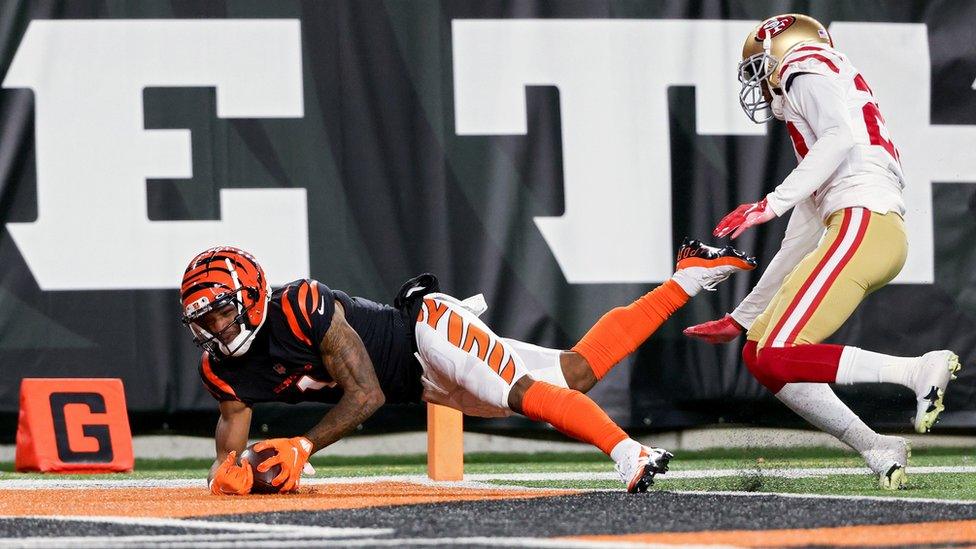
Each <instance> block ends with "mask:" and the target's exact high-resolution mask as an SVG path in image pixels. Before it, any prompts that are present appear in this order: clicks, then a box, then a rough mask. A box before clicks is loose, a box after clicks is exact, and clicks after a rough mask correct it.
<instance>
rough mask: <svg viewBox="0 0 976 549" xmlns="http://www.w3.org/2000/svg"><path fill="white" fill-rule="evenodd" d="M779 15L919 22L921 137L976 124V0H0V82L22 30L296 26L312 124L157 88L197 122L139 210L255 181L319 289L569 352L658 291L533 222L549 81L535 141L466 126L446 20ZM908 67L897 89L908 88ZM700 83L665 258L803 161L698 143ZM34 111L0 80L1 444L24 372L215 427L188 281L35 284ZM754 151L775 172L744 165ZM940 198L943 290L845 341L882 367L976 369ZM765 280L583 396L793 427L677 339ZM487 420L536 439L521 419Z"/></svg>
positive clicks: (671, 326) (144, 411)
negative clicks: (584, 260) (302, 197)
mask: <svg viewBox="0 0 976 549" xmlns="http://www.w3.org/2000/svg"><path fill="white" fill-rule="evenodd" d="M784 11H800V12H807V13H810V14H811V15H814V16H816V17H818V18H819V19H821V20H822V21H824V22H825V23H827V22H836V21H864V22H901V23H924V24H926V25H927V26H928V41H929V47H930V57H931V82H932V85H931V93H932V101H931V120H932V123H933V124H974V123H976V108H974V107H976V92H973V91H972V89H971V87H970V85H971V83H972V80H973V78H976V51H974V49H976V39H974V38H976V37H974V31H973V29H974V28H976V4H972V3H968V2H946V3H941V2H858V3H850V2H836V3H834V2H785V1H779V2H732V3H721V2H602V1H601V2H598V1H585V2H565V1H561V2H528V1H514V2H481V1H474V2H458V1H450V2H432V1H431V2H398V1H391V2H375V1H366V2H363V1H338V0H337V1H328V2H314V1H308V2H297V1H296V2H271V3H251V2H182V1H179V2H177V1H173V2H154V1H146V2H128V3H117V2H88V1H81V0H79V1H73V2H40V1H29V2H28V1H24V2H16V1H12V0H8V1H6V2H3V3H0V74H6V73H7V71H8V69H9V68H10V65H11V63H12V60H13V57H14V55H15V53H16V52H17V50H18V47H19V45H20V44H21V40H22V38H23V36H24V34H25V32H26V31H27V29H28V25H29V24H30V23H31V21H33V20H43V19H117V20H137V19H214V18H248V19H264V18H276V19H289V20H299V21H300V28H301V54H302V93H303V96H304V113H303V116H302V117H292V118H274V117H270V118H218V117H216V116H215V114H214V113H215V112H216V109H217V99H216V97H215V92H214V89H213V88H208V87H148V88H147V89H146V90H145V91H144V94H143V116H144V121H145V128H146V129H165V128H174V129H178V128H185V129H189V130H190V132H191V134H192V158H193V177H192V178H191V179H156V180H152V181H150V182H149V183H148V184H147V185H148V190H147V192H148V212H147V215H148V218H149V219H150V220H153V221H165V220H195V219H199V220H208V219H209V220H214V219H219V218H220V198H219V196H218V194H219V191H220V189H233V188H245V187H248V186H254V185H253V181H250V182H248V181H243V180H246V179H247V178H241V177H235V174H237V175H239V172H241V171H248V170H252V171H254V172H257V173H260V174H261V175H260V178H259V179H260V185H259V186H260V187H265V188H304V189H306V197H307V212H306V214H307V219H308V232H309V274H310V275H311V276H313V277H315V278H317V279H319V280H321V281H323V282H325V283H326V284H328V285H330V286H332V287H335V288H341V289H344V290H346V291H348V292H349V293H352V294H358V295H363V296H366V297H370V298H373V299H378V300H390V299H392V296H393V293H394V292H395V290H396V288H397V287H398V286H399V284H400V282H401V281H402V280H404V279H405V278H407V277H409V276H411V275H413V274H415V273H417V272H420V271H423V270H430V271H433V272H436V273H438V274H439V275H440V277H441V280H442V285H443V287H444V288H445V290H446V291H449V292H451V293H454V294H456V295H458V296H461V297H464V296H467V295H470V294H473V293H477V292H483V293H484V294H485V295H486V297H487V299H488V302H489V304H490V305H491V307H490V309H489V311H488V312H487V313H486V318H487V320H488V322H489V324H490V325H492V326H493V327H494V328H495V329H496V331H498V332H499V333H501V334H502V335H505V336H509V337H517V338H520V339H525V340H528V341H532V342H536V343H539V344H542V345H547V346H562V347H565V346H570V345H572V344H573V343H574V342H575V341H576V339H577V338H578V337H580V336H581V335H582V334H583V333H584V332H585V330H586V329H587V327H588V326H589V325H590V324H591V323H592V322H593V321H594V320H596V319H597V318H598V317H599V316H600V315H601V314H602V313H603V312H604V311H605V310H607V309H608V308H610V307H612V306H615V305H618V304H623V303H626V302H629V301H630V300H631V299H633V298H634V297H636V296H638V295H640V294H641V293H642V292H644V291H646V290H647V289H648V288H650V287H651V284H650V283H586V284H576V283H570V282H567V279H566V277H565V276H564V274H563V272H562V271H561V270H560V266H559V264H558V263H557V261H556V259H555V258H554V256H553V253H552V251H551V250H550V248H549V247H548V246H547V244H546V241H545V240H544V239H543V237H542V235H541V234H540V232H539V230H538V229H537V228H536V226H535V225H534V223H533V218H534V217H536V216H559V215H561V213H562V212H563V210H564V208H565V204H564V201H565V193H564V186H563V169H564V157H563V149H562V145H561V139H560V135H561V132H562V131H563V129H562V120H561V111H560V91H559V90H557V89H556V88H555V87H551V86H530V87H528V88H527V90H526V104H527V118H528V125H527V128H528V129H527V133H526V134H525V135H494V136H493V135H458V134H457V132H455V113H454V108H453V105H454V85H453V76H454V74H453V71H454V66H453V64H452V21H453V20H456V19H484V18H499V19H505V18H526V19H536V18H563V19H672V20H685V19H690V20H694V19H732V20H759V19H761V18H763V17H766V16H768V15H771V14H774V13H778V12H784ZM865 39H866V40H868V39H870V36H867V37H865ZM652 54H653V52H649V54H648V55H649V56H652ZM856 61H857V60H856V59H855V62H856ZM689 62H696V61H695V60H694V59H690V60H689ZM733 69H734V68H733V67H729V68H728V74H729V78H734V71H733ZM904 69H905V74H906V78H913V77H914V76H912V74H911V70H910V68H904ZM84 77H85V76H84V75H81V76H80V78H84ZM695 93H696V92H695V88H694V87H692V86H684V85H675V86H673V87H671V88H670V89H669V91H668V93H667V101H668V110H669V119H668V129H669V135H670V145H671V152H670V156H671V197H672V206H673V218H672V235H671V236H672V244H673V246H676V245H677V243H678V242H680V239H681V237H682V236H683V235H685V234H693V235H707V234H708V231H709V229H710V227H711V226H712V225H713V224H714V221H715V220H716V219H718V218H719V217H720V215H721V214H722V213H724V212H725V211H727V210H729V209H731V208H732V207H734V206H735V205H736V204H738V203H739V202H742V201H746V200H748V199H753V198H757V197H760V196H761V195H762V194H763V193H765V192H768V190H770V189H771V188H772V187H773V186H775V184H776V183H778V182H779V181H780V180H782V178H783V177H784V176H785V175H786V174H787V173H788V172H789V170H790V169H791V167H792V166H793V165H794V161H793V157H792V151H791V149H790V148H789V143H788V139H787V138H786V135H785V132H784V131H783V129H782V128H781V127H778V126H771V127H770V130H769V132H768V134H767V135H766V136H723V135H700V134H699V133H697V132H696V131H695V127H696V110H695V97H696V96H695ZM882 101H883V98H882ZM35 103H36V101H35V92H32V91H31V90H28V89H23V88H22V87H17V86H14V87H11V86H5V87H4V89H3V90H0V115H2V118H0V124H2V126H0V368H2V371H3V373H4V376H3V377H2V378H0V413H3V414H4V416H3V417H5V418H6V419H7V421H6V425H8V426H9V429H4V430H3V432H2V433H0V435H2V436H3V437H5V438H7V437H9V436H12V429H13V427H12V421H13V414H14V413H15V412H16V409H17V398H18V387H19V380H20V379H21V378H22V377H32V376H33V377H52V376H66V377H89V376H90V377H98V376H112V377H121V378H122V379H123V380H124V383H125V387H126V395H127V398H128V406H129V409H130V411H132V412H133V417H134V420H135V426H136V429H137V430H148V429H154V428H158V427H159V426H161V425H164V424H165V425H167V426H169V427H171V428H177V429H180V430H190V431H194V430H197V429H198V428H201V427H202V428H206V429H209V427H210V426H211V425H212V421H213V419H214V417H215V416H214V403H213V401H212V399H211V398H210V396H209V395H208V394H207V393H206V391H205V390H204V388H203V387H202V385H201V383H200V381H199V379H198V378H197V374H196V364H197V359H198V356H199V354H198V351H197V350H196V349H195V348H194V347H193V345H192V344H191V343H190V341H189V337H188V336H187V334H185V333H184V332H183V330H182V328H181V327H180V325H179V321H178V316H179V310H178V306H177V291H176V289H175V285H176V283H177V280H174V281H173V286H174V287H171V288H161V289H143V290H133V289H124V288H121V289H119V288H116V289H98V290H85V289H74V290H72V289H46V290H45V289H42V287H41V285H39V283H38V281H37V280H36V279H35V277H34V275H33V274H32V271H31V269H29V267H28V262H27V261H26V260H25V258H24V255H22V253H21V250H20V248H18V245H17V244H16V243H15V242H14V239H13V238H12V237H11V232H10V231H9V230H8V228H7V226H6V224H7V223H30V222H33V221H36V220H37V219H38V185H37V169H38V162H37V160H36V154H35V151H36V146H35V120H36V118H35V116H36V109H35ZM757 158H759V159H762V166H761V167H760V168H759V169H756V168H753V167H750V166H751V165H752V164H753V163H754V160H755V159H757ZM756 173H759V176H758V177H756V176H755V174H756ZM100 199H101V197H99V196H96V195H93V196H91V200H93V201H95V200H100ZM932 201H933V209H934V211H935V212H936V214H935V218H934V232H935V279H934V283H933V284H904V285H893V286H890V287H888V288H885V289H883V290H881V291H879V292H878V293H876V294H874V295H873V296H871V297H870V299H868V300H867V301H866V302H865V303H864V304H863V305H862V306H861V308H860V309H859V310H858V311H857V312H856V313H855V315H854V317H853V318H852V319H851V320H850V322H849V323H848V324H847V325H846V326H845V327H844V328H843V329H842V330H841V331H840V332H839V333H838V334H836V336H835V337H834V338H833V340H832V341H835V342H840V343H856V344H858V345H859V346H862V347H865V348H869V349H873V350H878V351H882V352H888V353H893V354H918V353H921V352H923V351H925V350H928V349H930V348H942V347H946V346H949V347H951V348H953V349H955V350H957V352H959V353H960V354H961V356H962V357H963V359H964V361H965V362H966V363H969V364H971V363H973V362H974V360H973V359H976V337H974V329H973V328H974V325H976V298H974V295H976V294H974V288H976V285H974V284H973V282H974V280H973V279H974V273H976V255H974V254H973V244H972V242H973V236H974V235H976V187H973V186H972V185H970V184H967V183H965V182H954V183H944V184H940V185H936V186H933V196H932ZM75 207H77V208H82V209H83V208H85V207H86V203H84V202H82V203H77V204H75ZM784 226H785V223H784V222H783V221H782V220H778V221H776V222H774V223H771V224H770V225H768V226H765V227H763V228H761V229H760V230H753V231H751V233H749V234H747V235H746V236H745V237H743V238H742V239H741V244H740V245H741V246H742V247H744V248H746V249H748V250H750V251H753V252H754V253H756V254H757V255H759V256H760V257H761V258H766V259H768V258H769V257H771V256H772V254H773V253H774V252H775V250H776V249H777V246H778V242H779V238H780V235H781V234H782V230H783V228H784ZM52 245H56V244H52ZM100 245H102V242H100V241H98V240H92V241H91V242H90V246H92V247H97V246H100ZM607 245H608V246H611V245H613V244H611V243H608V244H607ZM201 247H202V246H201ZM301 274H302V273H296V276H297V275H301ZM108 276H111V275H108ZM279 278H280V279H282V280H284V279H289V278H295V276H289V274H282V275H281V276H280V277H279ZM757 279H758V275H757V274H753V275H752V276H751V277H746V276H742V277H739V278H738V279H736V280H734V281H733V282H732V283H728V284H726V285H724V286H723V287H722V288H721V289H720V290H719V291H718V292H717V293H715V294H711V295H706V296H702V297H701V298H698V299H696V300H695V301H694V302H693V303H692V304H691V305H690V306H688V307H686V308H685V309H683V310H682V311H680V312H679V313H678V314H677V315H676V316H675V317H674V319H673V320H672V321H671V322H669V323H668V324H667V325H666V326H665V327H664V328H663V329H662V330H661V331H660V332H659V333H657V334H656V335H655V336H654V337H653V338H652V339H651V340H650V341H649V342H648V343H647V344H646V345H644V346H643V347H642V348H641V349H640V350H639V351H638V352H637V353H636V354H635V356H634V357H633V359H632V360H630V361H628V362H627V363H625V364H624V365H622V366H621V367H620V368H618V370H616V371H615V372H614V373H613V374H612V375H611V376H610V377H608V378H607V380H605V381H604V382H603V383H602V384H601V386H600V387H598V388H597V390H595V392H594V393H593V394H594V396H595V397H596V399H597V400H598V401H599V402H600V403H601V404H603V405H604V406H606V407H607V409H608V410H609V411H610V412H611V413H612V415H613V416H614V417H615V418H616V419H618V420H619V421H620V422H622V423H623V424H624V425H626V426H629V427H631V428H641V429H652V430H653V429H665V428H679V427H685V426H693V425H700V424H713V423H720V422H749V423H761V424H774V425H783V424H790V425H796V424H798V420H797V419H796V418H794V417H792V416H791V415H790V414H789V413H788V412H787V411H786V410H785V409H784V408H782V407H781V406H779V405H778V404H776V403H775V401H774V400H773V399H772V398H771V396H770V395H769V394H768V393H767V392H766V391H765V390H764V389H762V388H761V387H760V386H759V385H758V384H757V383H756V382H755V381H754V380H752V379H751V377H750V375H749V374H748V372H747V371H746V370H745V369H744V367H743V366H742V365H741V363H740V361H739V359H738V350H739V349H738V346H737V345H727V346H719V347H712V346H706V345H703V344H699V343H694V342H690V341H688V340H686V339H684V338H683V337H682V336H681V334H680V329H681V328H683V327H684V326H687V325H689V324H692V323H696V322H700V321H703V320H705V319H710V318H715V317H718V316H720V315H721V314H723V313H724V312H726V311H728V310H731V308H733V307H734V305H735V303H736V300H737V299H740V298H741V297H743V296H744V295H745V293H746V292H747V291H748V288H749V287H750V286H751V284H752V283H754V282H755V281H756V280H757ZM974 380H976V369H973V368H968V369H964V370H963V372H962V375H961V377H960V379H959V381H958V382H956V383H955V385H954V386H952V388H951V390H950V392H949V396H948V404H949V408H950V413H949V414H948V415H947V416H946V420H945V421H944V423H943V427H944V428H945V427H955V428H967V427H969V428H971V427H972V426H974V425H976V391H974V389H973V381H974ZM840 393H841V394H842V396H843V398H844V399H845V400H847V401H848V402H850V403H852V405H853V406H854V408H855V410H856V411H858V412H860V413H862V414H863V415H864V416H865V418H867V419H868V420H869V421H871V422H873V423H874V424H875V425H881V426H886V427H905V426H907V425H908V422H907V418H908V417H909V416H910V415H911V413H912V410H913V408H912V399H911V397H910V395H908V394H907V392H905V391H903V390H897V389H894V388H890V387H877V386H874V387H859V388H843V389H841V390H840ZM202 412H206V414H205V415H201V413H202ZM265 413H266V416H263V417H265V418H266V421H267V422H269V423H271V424H272V425H275V422H276V421H278V420H279V419H280V418H281V417H285V416H282V415H281V414H282V413H283V412H281V411H280V410H277V409H270V410H267V411H265ZM302 414H304V415H308V412H307V411H306V412H302ZM286 415H287V414H286ZM312 415H314V414H312ZM420 417H421V415H420V414H419V413H418V411H416V410H415V411H412V412H410V413H407V414H403V413H399V412H397V413H395V414H391V413H386V414H384V415H382V416H381V417H380V419H379V420H378V421H375V422H374V424H375V425H376V426H377V427H385V428H394V429H396V428H404V427H416V426H417V425H419V423H418V422H419V418H420ZM204 418H206V421H203V419H204ZM494 425H496V426H501V427H507V428H524V427H528V423H527V422H522V421H519V420H517V419H516V420H508V421H507V422H501V423H495V424H494Z"/></svg>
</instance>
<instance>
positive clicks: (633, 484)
mask: <svg viewBox="0 0 976 549" xmlns="http://www.w3.org/2000/svg"><path fill="white" fill-rule="evenodd" d="M673 457H674V454H672V453H671V452H668V451H667V450H664V449H662V448H651V447H649V446H644V445H643V444H641V445H639V446H637V447H636V448H635V449H634V452H633V453H631V454H629V455H627V456H626V457H624V459H622V460H620V461H618V462H617V466H616V467H617V473H618V474H619V475H620V480H621V481H622V482H623V483H624V484H626V485H627V492H629V493H631V494H636V493H639V492H646V491H647V487H648V486H650V485H652V484H654V475H657V474H662V475H663V474H664V473H666V472H667V471H668V462H669V461H670V460H671V458H673Z"/></svg>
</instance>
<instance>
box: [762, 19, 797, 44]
mask: <svg viewBox="0 0 976 549" xmlns="http://www.w3.org/2000/svg"><path fill="white" fill-rule="evenodd" d="M794 21H796V17H793V16H792V15H784V16H782V17H774V18H772V19H770V20H769V21H766V22H765V23H763V26H762V28H761V29H759V32H757V33H756V41H757V42H762V41H763V40H765V39H767V38H772V37H774V36H776V35H777V34H779V33H781V32H783V31H785V30H786V29H788V28H790V25H792V24H793V22H794Z"/></svg>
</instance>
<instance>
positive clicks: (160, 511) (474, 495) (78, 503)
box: [0, 482, 578, 517]
mask: <svg viewBox="0 0 976 549" xmlns="http://www.w3.org/2000/svg"><path fill="white" fill-rule="evenodd" d="M574 493H578V492H577V491H574V490H533V489H525V490H509V489H499V490H493V489H482V488H460V487H439V486H425V485H419V484H413V483H406V482H401V483H397V482H390V483H361V484H332V485H318V486H315V487H303V488H301V489H300V491H299V492H298V493H294V494H275V495H249V496H241V497H238V496H214V495H212V494H211V493H210V492H209V491H208V490H207V489H206V488H203V487H201V488H199V489H198V488H90V489H83V490H70V489H69V490H22V489H21V490H0V515H7V516H30V515H33V516H37V515H68V516H78V515H82V516H105V515H112V516H128V517H195V516H203V515H233V514H241V513H265V512H272V511H324V510H330V509H360V508H367V507H380V506H387V505H408V504H416V503H446V502H459V501H484V500H505V499H522V498H538V497H545V496H555V495H568V494H574Z"/></svg>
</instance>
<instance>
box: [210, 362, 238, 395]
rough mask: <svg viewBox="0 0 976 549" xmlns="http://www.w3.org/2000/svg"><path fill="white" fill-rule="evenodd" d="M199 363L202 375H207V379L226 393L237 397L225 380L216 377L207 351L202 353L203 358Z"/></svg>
mask: <svg viewBox="0 0 976 549" xmlns="http://www.w3.org/2000/svg"><path fill="white" fill-rule="evenodd" d="M201 364H202V365H203V375H205V376H207V381H209V382H210V383H211V384H213V385H214V386H216V387H217V388H218V389H220V390H221V391H223V392H225V393H227V394H228V395H231V396H232V397H234V398H237V393H235V392H234V388H233V387H231V386H230V385H228V384H227V382H226V381H224V380H222V379H220V378H219V377H217V374H215V373H214V372H213V369H211V368H210V354H209V353H203V360H202V361H201Z"/></svg>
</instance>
